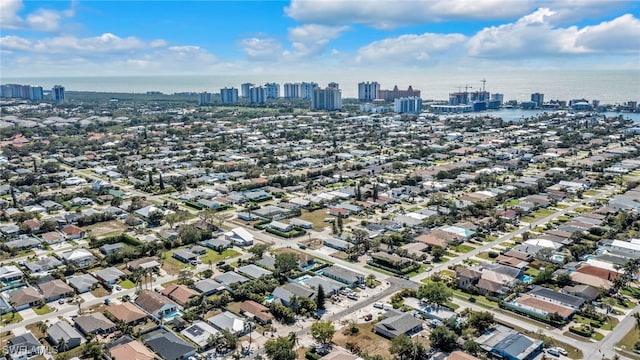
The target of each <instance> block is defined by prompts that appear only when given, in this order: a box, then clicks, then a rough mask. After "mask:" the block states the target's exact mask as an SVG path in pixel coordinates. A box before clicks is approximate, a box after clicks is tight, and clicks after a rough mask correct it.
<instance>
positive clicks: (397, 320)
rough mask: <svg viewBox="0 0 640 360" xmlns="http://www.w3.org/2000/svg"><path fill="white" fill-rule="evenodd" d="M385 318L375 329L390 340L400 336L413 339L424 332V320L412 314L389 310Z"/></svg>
mask: <svg viewBox="0 0 640 360" xmlns="http://www.w3.org/2000/svg"><path fill="white" fill-rule="evenodd" d="M383 316H384V319H383V320H382V321H380V322H378V323H377V324H375V325H374V327H373V329H374V331H375V332H376V334H380V335H382V336H384V337H386V338H388V339H393V338H395V337H396V336H400V335H406V336H409V337H411V336H412V335H414V334H416V333H418V332H420V331H421V330H422V320H420V319H418V318H416V317H415V316H413V315H411V314H410V313H403V312H401V311H398V310H388V311H387V312H386V313H385V314H384V315H383Z"/></svg>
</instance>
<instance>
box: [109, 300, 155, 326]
mask: <svg viewBox="0 0 640 360" xmlns="http://www.w3.org/2000/svg"><path fill="white" fill-rule="evenodd" d="M105 310H106V311H107V313H109V314H110V315H111V316H113V317H114V318H115V319H116V320H120V321H122V322H124V323H125V324H137V323H140V322H142V321H143V320H144V319H146V318H147V314H146V313H145V312H144V311H142V310H140V308H138V307H137V306H135V305H133V304H132V303H130V302H123V303H120V304H114V303H111V304H109V305H108V306H107V308H106V309H105Z"/></svg>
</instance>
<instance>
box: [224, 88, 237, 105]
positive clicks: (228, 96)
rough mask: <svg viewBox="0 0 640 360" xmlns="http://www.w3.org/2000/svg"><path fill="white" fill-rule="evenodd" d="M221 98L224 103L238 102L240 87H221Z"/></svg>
mask: <svg viewBox="0 0 640 360" xmlns="http://www.w3.org/2000/svg"><path fill="white" fill-rule="evenodd" d="M220 100H221V101H222V103H223V104H235V103H237V102H238V89H236V88H233V87H232V88H226V87H225V88H223V89H220Z"/></svg>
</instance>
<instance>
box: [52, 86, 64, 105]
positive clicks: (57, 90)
mask: <svg viewBox="0 0 640 360" xmlns="http://www.w3.org/2000/svg"><path fill="white" fill-rule="evenodd" d="M51 100H53V101H55V102H64V100H65V96H64V86H62V85H55V86H54V87H53V89H51Z"/></svg>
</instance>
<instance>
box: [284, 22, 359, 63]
mask: <svg viewBox="0 0 640 360" xmlns="http://www.w3.org/2000/svg"><path fill="white" fill-rule="evenodd" d="M347 30H349V27H348V26H326V25H317V24H307V25H303V26H298V27H294V28H290V29H289V40H290V41H291V46H292V47H293V52H292V53H291V55H294V56H295V57H298V58H307V57H310V56H316V55H320V54H322V53H323V52H324V50H325V49H326V47H327V45H329V41H331V40H333V39H335V38H337V37H339V36H340V34H342V33H343V32H345V31H347Z"/></svg>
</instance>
